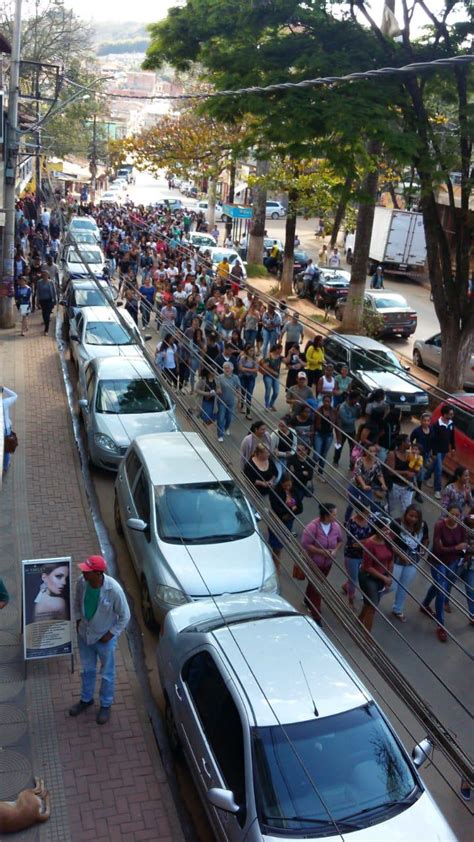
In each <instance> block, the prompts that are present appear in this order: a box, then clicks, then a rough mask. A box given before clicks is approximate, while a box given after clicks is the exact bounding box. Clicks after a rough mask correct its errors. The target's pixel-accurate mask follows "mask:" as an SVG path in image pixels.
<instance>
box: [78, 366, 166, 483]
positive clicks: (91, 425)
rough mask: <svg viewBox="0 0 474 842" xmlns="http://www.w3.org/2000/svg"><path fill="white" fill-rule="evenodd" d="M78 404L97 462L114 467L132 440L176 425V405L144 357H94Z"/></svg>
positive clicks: (91, 455) (105, 466)
mask: <svg viewBox="0 0 474 842" xmlns="http://www.w3.org/2000/svg"><path fill="white" fill-rule="evenodd" d="M79 407H80V410H81V413H82V418H83V420H84V426H85V430H86V435H87V447H88V450H89V457H90V460H91V462H92V463H93V464H94V465H97V466H98V467H99V468H105V469H106V470H109V471H116V470H117V468H118V466H119V463H120V461H121V459H122V457H123V456H124V454H125V452H126V451H127V449H128V447H129V445H130V443H131V442H132V441H133V440H134V439H135V438H136V437H137V436H141V435H146V434H148V433H170V432H173V431H175V430H177V429H178V425H177V422H176V417H175V409H174V404H173V402H172V400H171V398H170V396H169V395H168V394H167V392H166V391H165V389H164V388H163V386H162V384H161V382H160V381H159V379H158V378H157V376H156V374H155V372H154V371H153V369H152V367H151V365H150V363H149V362H148V361H147V360H146V359H132V360H130V359H126V358H123V357H122V356H118V357H116V356H115V357H95V358H94V359H92V360H91V361H90V362H89V363H87V364H86V365H85V368H84V388H81V387H80V389H79Z"/></svg>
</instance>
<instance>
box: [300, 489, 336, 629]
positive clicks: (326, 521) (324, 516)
mask: <svg viewBox="0 0 474 842" xmlns="http://www.w3.org/2000/svg"><path fill="white" fill-rule="evenodd" d="M341 544H342V530H341V527H340V526H339V524H338V523H337V509H336V506H335V505H334V504H333V503H324V504H321V505H320V507H319V517H317V518H315V519H314V520H312V521H311V523H308V525H307V526H306V527H305V529H304V531H303V535H302V536H301V546H302V547H303V549H304V550H305V551H306V553H307V554H308V556H309V561H310V565H311V567H317V568H318V569H319V570H320V571H321V573H322V574H323V575H324V576H328V574H329V571H330V570H331V567H332V562H333V559H334V556H335V555H336V553H337V551H338V549H339V547H340V546H341ZM304 602H305V605H307V606H308V608H309V609H310V611H311V614H312V616H313V618H314V619H315V620H316V622H317V623H318V625H321V594H320V593H319V591H318V590H317V588H316V586H315V585H313V583H312V582H308V584H307V586H306V594H305V598H304Z"/></svg>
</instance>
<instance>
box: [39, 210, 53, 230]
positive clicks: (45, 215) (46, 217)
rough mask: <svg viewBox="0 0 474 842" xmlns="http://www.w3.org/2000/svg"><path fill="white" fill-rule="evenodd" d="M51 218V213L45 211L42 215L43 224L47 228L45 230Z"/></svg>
mask: <svg viewBox="0 0 474 842" xmlns="http://www.w3.org/2000/svg"><path fill="white" fill-rule="evenodd" d="M50 218H51V214H50V212H49V211H43V213H42V214H41V224H42V225H44V226H45V228H47V227H48V225H49V220H50Z"/></svg>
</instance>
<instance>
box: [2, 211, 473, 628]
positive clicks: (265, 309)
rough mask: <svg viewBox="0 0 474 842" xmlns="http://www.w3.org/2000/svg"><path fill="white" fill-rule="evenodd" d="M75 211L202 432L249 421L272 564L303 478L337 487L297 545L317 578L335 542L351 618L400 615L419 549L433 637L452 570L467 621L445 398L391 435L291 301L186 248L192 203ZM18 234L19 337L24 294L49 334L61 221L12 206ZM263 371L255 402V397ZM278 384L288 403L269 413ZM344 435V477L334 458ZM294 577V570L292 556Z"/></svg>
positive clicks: (304, 490) (249, 468)
mask: <svg viewBox="0 0 474 842" xmlns="http://www.w3.org/2000/svg"><path fill="white" fill-rule="evenodd" d="M83 212H84V213H86V212H87V213H89V214H90V215H92V216H93V217H94V218H95V220H96V222H97V225H98V227H99V230H100V236H101V241H102V247H103V249H104V253H105V255H106V257H107V258H108V261H109V265H110V276H111V279H112V280H113V281H114V282H117V283H118V287H119V295H120V296H121V297H122V299H123V304H124V307H125V309H126V310H127V311H128V312H129V314H130V315H131V316H132V318H133V319H134V321H135V322H136V323H137V325H138V326H141V327H142V328H143V329H147V328H148V326H149V324H150V321H151V320H154V321H156V327H157V330H158V343H157V347H156V352H155V360H156V364H157V366H158V367H159V369H160V370H161V372H162V374H163V377H164V378H166V380H167V381H168V383H169V386H170V388H171V389H172V390H175V391H176V393H177V394H178V395H179V393H181V395H185V396H186V397H185V401H186V406H187V409H188V411H189V412H194V413H195V414H196V415H197V416H198V417H199V419H200V420H201V422H202V424H203V429H206V431H207V434H208V435H209V434H210V431H211V430H212V428H213V427H215V430H216V437H217V441H218V442H219V443H222V442H224V440H225V436H228V435H230V433H231V428H232V426H233V425H236V419H238V418H239V415H242V416H243V419H242V420H244V419H246V420H248V421H250V422H251V426H250V431H249V432H248V433H247V434H246V435H245V437H244V438H243V441H242V444H241V447H240V464H241V469H242V474H243V479H244V481H245V482H246V483H249V484H250V486H251V487H252V488H253V489H254V491H255V492H256V493H257V494H258V495H260V496H261V498H262V506H264V507H266V508H268V509H269V510H271V511H272V512H273V515H274V517H275V518H276V520H277V521H278V522H279V524H280V527H281V528H280V529H278V530H277V529H276V528H275V529H272V528H270V529H269V534H268V542H269V545H270V547H271V550H272V554H273V558H274V560H275V564H276V565H277V567H279V565H280V556H281V552H282V549H283V546H284V543H283V535H284V532H283V533H282V529H283V530H287V531H288V532H292V531H293V529H294V526H295V521H296V520H297V519H300V518H301V516H302V514H303V511H304V508H305V505H306V503H307V502H308V499H309V498H310V497H311V495H312V494H313V492H314V489H315V485H316V486H317V485H319V484H324V483H326V482H328V481H330V483H331V484H332V485H333V486H334V487H335V488H336V490H337V491H338V492H339V493H340V494H341V495H342V496H343V498H345V501H346V509H345V512H344V513H342V512H341V517H339V516H338V511H337V509H336V507H335V506H334V505H333V504H329V503H324V504H322V505H321V507H320V513H319V516H318V517H317V518H315V519H312V520H311V521H310V523H308V524H307V525H306V526H305V527H304V528H303V531H302V535H301V546H302V547H303V548H304V550H305V551H306V555H307V558H308V563H309V564H310V565H311V566H312V567H313V568H317V569H318V570H319V571H320V572H321V573H322V575H324V576H327V575H328V574H329V572H330V570H331V567H332V564H333V560H334V557H335V555H336V554H337V552H338V551H339V549H340V548H341V547H343V552H344V565H345V569H346V572H347V580H346V582H345V583H344V585H343V590H344V593H345V594H346V596H347V599H348V602H349V604H350V605H351V606H352V607H354V608H355V607H356V602H357V599H358V595H359V594H361V595H362V597H363V604H362V607H361V611H360V615H359V616H360V619H361V622H362V623H363V624H364V626H365V627H366V629H367V630H369V631H370V630H371V629H372V624H373V621H374V616H375V613H376V610H377V606H378V604H379V600H380V598H381V597H382V596H383V595H384V594H386V593H388V592H391V593H393V598H394V601H393V606H392V616H393V617H394V618H395V619H396V620H397V621H399V622H405V621H406V615H405V604H406V597H407V595H408V594H410V593H412V585H413V581H414V579H415V577H416V575H417V573H418V571H419V570H420V568H421V563H422V561H423V560H426V561H427V562H428V563H429V564H430V568H431V575H432V584H431V585H430V587H429V589H428V590H427V593H426V597H425V599H424V600H423V601H422V602H421V604H420V606H419V608H420V611H421V612H422V614H424V615H425V616H429V617H434V618H435V619H436V626H435V628H436V633H437V636H438V639H439V640H440V641H443V642H444V641H446V640H447V639H448V634H447V632H446V628H445V622H444V621H445V612H446V611H448V612H449V609H450V592H451V590H452V588H453V586H454V585H455V589H456V594H457V593H458V591H459V587H460V583H461V582H462V583H463V586H464V588H465V594H466V599H467V606H468V615H469V622H470V624H471V625H474V570H473V569H472V555H473V549H474V546H473V535H474V531H473V524H474V501H473V498H472V490H471V486H470V477H469V472H468V471H466V470H465V469H464V468H459V469H457V471H456V475H455V477H454V481H453V482H450V483H449V484H448V485H447V486H446V487H445V488H444V489H443V488H442V467H443V460H444V457H445V456H446V454H447V453H449V452H450V451H451V450H452V449H454V446H455V431H454V426H453V420H452V409H451V408H450V407H449V406H448V405H446V407H444V408H443V410H442V412H441V418H440V420H439V421H438V422H436V423H435V424H432V423H431V418H430V415H429V413H428V414H426V413H425V414H423V415H422V417H421V419H420V424H419V425H418V426H417V427H416V428H415V429H414V430H413V431H412V432H411V434H410V435H407V434H404V433H402V432H401V413H400V412H399V411H398V410H395V409H394V408H393V407H391V406H390V405H389V404H388V402H387V400H386V397H385V394H384V393H383V391H382V390H376V391H375V392H374V393H373V394H372V395H371V396H370V399H369V400H368V401H367V402H366V401H365V400H363V398H362V396H361V395H360V393H359V392H358V390H357V388H356V387H355V385H354V384H353V383H352V379H351V376H350V373H349V371H348V369H347V368H346V367H344V366H343V367H342V368H341V370H340V371H336V370H335V369H334V367H333V365H332V364H331V363H330V361H328V360H327V359H326V357H325V349H324V342H323V337H322V336H321V335H319V334H317V333H316V334H315V335H313V336H311V337H309V338H308V337H305V331H304V328H303V325H302V324H301V322H300V319H299V316H298V313H297V312H295V311H291V310H290V309H289V308H288V307H287V306H286V303H285V302H283V301H282V302H279V303H278V305H277V304H276V303H275V302H272V301H268V300H263V299H262V298H259V297H258V296H257V295H255V294H254V293H252V292H251V291H250V289H248V288H247V287H246V286H245V284H244V281H243V268H242V264H241V263H240V261H236V262H235V263H233V264H232V265H231V264H229V263H228V261H227V260H226V259H223V260H222V261H221V262H220V263H219V264H218V265H217V266H213V264H212V261H211V257H210V255H209V253H208V252H206V251H205V250H203V249H201V250H199V249H198V248H196V247H193V246H192V245H191V243H190V240H189V233H190V231H191V230H192V229H193V228H194V229H197V230H203V229H204V228H205V222H204V219H203V217H202V215H200V214H194V213H188V212H186V213H185V214H184V213H180V212H175V213H172V212H171V211H170V210H169V208H167V207H165V206H159V207H150V208H145V207H143V206H138V207H133V208H132V207H128V208H110V207H107V208H105V207H100V206H99V207H97V208H93V207H89V208H84V209H83ZM17 231H18V247H17V251H16V256H15V296H16V300H17V304H18V307H19V309H20V313H21V314H22V335H24V333H25V332H26V331H27V330H28V315H27V312H26V309H25V310H24V309H22V308H25V305H26V307H27V309H28V312H29V311H30V310H31V309H33V308H35V307H40V308H41V311H42V315H43V322H44V331H45V333H47V332H48V329H49V319H50V315H51V310H52V308H53V307H54V303H55V301H56V300H57V268H56V264H55V260H56V256H57V253H58V249H57V244H58V241H59V222H58V219H57V218H56V214H50V213H49V212H48V211H46V210H45V211H44V213H42V214H41V216H40V219H39V220H38V224H37V225H36V226H35V227H34V228H32V226H31V224H28V222H27V220H25V218H24V217H22V216H21V214H19V216H18V218H17ZM259 381H260V382H261V383H262V385H263V390H262V391H263V395H264V398H263V406H259V405H257V406H256V405H255V398H254V394H255V389H256V386H257V384H258V383H259ZM283 381H284V383H283ZM281 391H284V394H285V400H284V403H285V408H286V409H285V412H283V413H282V414H281V417H279V416H278V415H277V413H278V411H279V405H281V402H282V401H281V400H279V396H280V392H281ZM277 403H278V404H279V405H277ZM267 413H268V414H267ZM270 413H272V414H273V413H274V414H275V418H274V422H273V421H272V418H273V415H271V414H270ZM262 416H263V418H265V419H269V421H268V425H267V421H265V420H262ZM346 445H347V448H346V449H347V450H348V451H349V462H350V477H349V480H347V477H344V475H343V474H342V472H341V470H340V460H341V455H342V453H343V451H344V448H345V447H346ZM432 475H434V495H435V497H436V498H437V499H439V500H440V505H441V509H440V518H439V520H438V522H437V523H436V525H435V528H434V531H433V535H432V536H430V534H429V529H428V526H427V523H426V521H425V519H424V517H423V510H422V504H423V501H424V500H425V495H426V489H427V488H428V487H429V483H430V480H431V476H432ZM320 496H321V491H320V490H319V492H318V493H317V497H318V498H319V497H320ZM294 575H295V577H296V578H301V577H303V578H304V572H303V571H302V570H301V569H300V568H298V567H296V568H295V571H294ZM306 601H307V604H308V606H309V608H310V610H311V612H312V614H313V616H314V617H315V619H316V621H317V622H318V623H320V622H321V597H320V594H319V591H318V588H317V586H316V585H315V584H314V583H312V582H308V584H307V588H306ZM433 603H434V610H433V609H432V607H431V606H432V604H433Z"/></svg>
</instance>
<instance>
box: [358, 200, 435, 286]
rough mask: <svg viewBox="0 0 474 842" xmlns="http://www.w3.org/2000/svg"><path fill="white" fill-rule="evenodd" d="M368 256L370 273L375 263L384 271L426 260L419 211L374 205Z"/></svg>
mask: <svg viewBox="0 0 474 842" xmlns="http://www.w3.org/2000/svg"><path fill="white" fill-rule="evenodd" d="M369 258H370V266H369V273H370V274H372V272H374V271H375V268H376V267H377V266H379V265H380V266H383V267H384V269H385V270H386V271H390V269H393V270H399V271H406V272H408V271H413V270H417V269H418V270H419V269H422V268H423V267H424V265H425V261H426V240H425V229H424V227H423V216H422V214H421V213H415V212H414V211H402V210H395V209H394V208H382V207H376V208H375V215H374V224H373V228H372V237H371V240H370V251H369Z"/></svg>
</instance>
